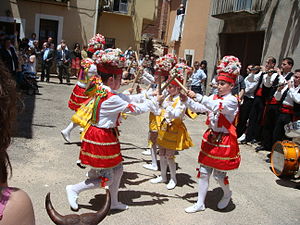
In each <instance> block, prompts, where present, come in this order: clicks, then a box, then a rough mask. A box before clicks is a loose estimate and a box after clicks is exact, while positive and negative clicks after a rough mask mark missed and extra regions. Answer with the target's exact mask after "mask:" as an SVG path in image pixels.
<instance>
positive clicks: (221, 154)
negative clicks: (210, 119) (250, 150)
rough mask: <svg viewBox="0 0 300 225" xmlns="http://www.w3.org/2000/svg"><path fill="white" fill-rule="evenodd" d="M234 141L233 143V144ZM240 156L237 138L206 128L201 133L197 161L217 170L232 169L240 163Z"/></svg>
mask: <svg viewBox="0 0 300 225" xmlns="http://www.w3.org/2000/svg"><path fill="white" fill-rule="evenodd" d="M233 143H234V144H233ZM240 161H241V157H240V152H239V146H238V143H237V140H235V141H230V135H229V134H224V133H218V132H214V131H211V130H210V129H209V130H207V131H206V132H205V133H204V135H203V140H202V144H201V151H200V153H199V157H198V162H199V163H200V164H202V165H205V166H208V167H212V168H215V169H218V170H233V169H237V168H238V167H239V165H240Z"/></svg>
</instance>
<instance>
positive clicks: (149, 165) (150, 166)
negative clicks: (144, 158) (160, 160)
mask: <svg viewBox="0 0 300 225" xmlns="http://www.w3.org/2000/svg"><path fill="white" fill-rule="evenodd" d="M143 167H144V168H145V169H147V170H154V171H157V170H158V167H157V166H153V165H152V164H145V165H143Z"/></svg>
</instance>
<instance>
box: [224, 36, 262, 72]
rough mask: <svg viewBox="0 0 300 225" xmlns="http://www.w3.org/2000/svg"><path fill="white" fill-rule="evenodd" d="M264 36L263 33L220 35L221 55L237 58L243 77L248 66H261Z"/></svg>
mask: <svg viewBox="0 0 300 225" xmlns="http://www.w3.org/2000/svg"><path fill="white" fill-rule="evenodd" d="M264 36H265V32H264V31H259V32H249V33H234V34H232V33H231V34H220V48H221V49H220V50H221V55H222V57H223V56H225V55H234V56H236V57H238V58H239V59H240V61H241V63H242V71H241V74H242V75H244V74H246V68H247V66H248V65H249V64H255V65H260V64H261V57H262V51H263V46H264Z"/></svg>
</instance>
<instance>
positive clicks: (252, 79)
mask: <svg viewBox="0 0 300 225" xmlns="http://www.w3.org/2000/svg"><path fill="white" fill-rule="evenodd" d="M261 73H262V72H259V73H257V74H255V73H250V74H249V75H248V76H247V77H246V78H245V80H244V81H245V85H246V88H245V96H246V97H248V98H254V95H255V91H256V88H257V85H258V81H259V78H260V75H261Z"/></svg>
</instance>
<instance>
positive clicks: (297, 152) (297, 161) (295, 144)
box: [270, 140, 300, 177]
mask: <svg viewBox="0 0 300 225" xmlns="http://www.w3.org/2000/svg"><path fill="white" fill-rule="evenodd" d="M284 143H289V144H292V145H293V146H294V147H295V149H297V150H296V156H297V157H298V159H296V163H297V166H296V167H297V168H298V169H297V171H298V170H299V166H300V165H299V164H300V163H299V157H300V155H299V153H300V152H299V151H300V149H299V145H298V144H297V143H295V142H293V141H289V140H283V141H277V142H275V143H274V145H273V147H272V152H271V157H270V159H271V169H272V171H273V173H274V174H275V175H276V176H277V177H285V176H286V177H288V176H294V175H295V174H296V173H297V171H293V170H288V169H287V168H286V154H287V152H286V151H287V150H286V149H285V148H284V146H283V144H284ZM276 144H280V145H281V146H283V147H282V149H283V153H284V154H283V155H284V167H283V170H282V172H281V173H277V172H276V169H275V167H274V161H273V153H274V149H275V145H276ZM288 171H293V173H291V172H289V173H287V172H288ZM285 173H286V174H285Z"/></svg>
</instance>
